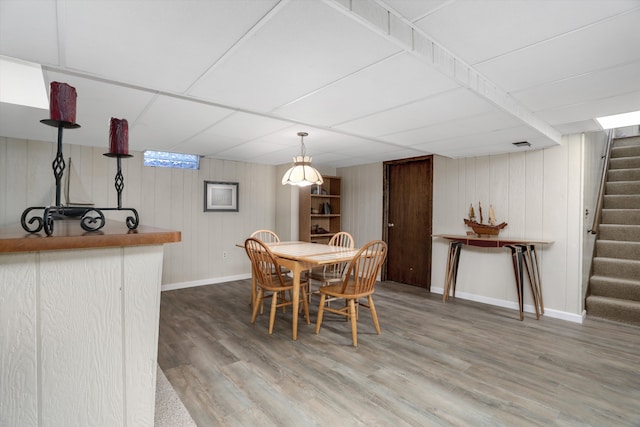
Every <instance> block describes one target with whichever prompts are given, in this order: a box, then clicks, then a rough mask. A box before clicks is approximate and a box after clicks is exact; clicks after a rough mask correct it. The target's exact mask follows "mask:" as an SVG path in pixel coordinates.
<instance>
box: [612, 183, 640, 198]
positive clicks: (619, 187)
mask: <svg viewBox="0 0 640 427" xmlns="http://www.w3.org/2000/svg"><path fill="white" fill-rule="evenodd" d="M605 194H624V195H638V194H640V181H614V182H607V186H606V191H605Z"/></svg>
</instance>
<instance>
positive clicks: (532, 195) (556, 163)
mask: <svg viewBox="0 0 640 427" xmlns="http://www.w3.org/2000/svg"><path fill="white" fill-rule="evenodd" d="M594 138H596V137H595V136H594ZM586 143H589V140H588V139H587V140H585V141H583V138H582V137H581V136H580V135H574V136H570V137H565V138H564V139H563V143H562V144H561V145H560V146H557V147H553V148H549V149H545V150H538V151H526V152H522V153H515V154H504V155H496V156H483V157H475V158H466V159H457V160H456V159H447V158H443V157H438V156H436V157H435V159H434V217H433V231H434V234H439V233H448V234H452V233H455V234H465V233H466V232H467V229H466V228H465V226H464V223H463V221H462V220H463V218H464V217H466V215H467V213H468V209H469V204H470V203H474V205H475V206H476V207H477V203H478V201H480V202H482V203H483V206H484V207H485V209H486V210H485V212H487V213H488V208H489V205H490V204H492V205H493V207H494V209H495V212H496V217H497V220H498V221H506V222H508V224H509V225H508V227H507V228H506V229H504V230H503V231H502V233H503V234H504V235H505V236H509V237H514V238H530V239H545V240H553V241H554V243H553V244H551V245H549V246H547V247H543V248H539V258H540V262H541V267H542V283H543V292H544V299H545V308H546V309H547V315H550V316H557V317H563V318H568V319H570V320H575V321H580V320H581V314H582V305H583V301H582V285H581V284H582V283H583V282H584V280H585V278H584V274H583V272H582V269H581V268H582V265H583V258H584V257H585V254H584V251H585V250H584V249H583V245H584V235H585V227H586V226H587V227H588V224H587V225H585V222H584V221H583V212H584V209H583V207H584V202H583V191H584V192H587V187H588V186H589V185H587V184H585V182H584V180H585V179H586V176H583V170H582V164H583V162H584V161H585V160H584V159H585V156H586V155H587V154H585V153H586V152H587V151H588V149H589V148H588V147H587V149H585V146H584V144H586ZM592 148H593V147H592ZM594 149H595V148H594ZM595 150H596V151H597V149H595ZM102 151H104V150H99V149H94V148H88V147H78V146H65V153H66V155H68V153H71V155H72V156H73V158H74V160H75V163H76V165H78V167H79V170H78V172H79V173H80V175H81V179H82V181H83V182H84V183H85V184H87V185H88V188H87V189H88V190H89V192H90V193H92V194H93V195H94V197H95V198H96V200H95V201H96V203H98V204H99V205H104V204H105V203H106V204H108V205H109V206H111V205H115V204H116V193H115V190H114V189H113V175H114V174H115V160H113V159H109V158H106V157H104V156H102ZM54 152H55V149H54V147H53V144H52V143H43V142H32V141H23V140H15V139H9V138H0V191H1V192H2V194H1V197H0V200H1V201H2V203H1V205H0V225H5V224H8V223H12V222H17V221H19V218H20V214H21V213H22V210H24V208H25V207H27V206H33V205H37V204H42V203H46V201H47V200H51V199H52V194H53V177H52V172H51V166H50V164H51V161H52V159H53V155H54ZM134 154H135V157H133V158H132V159H128V160H125V161H123V165H124V172H123V173H124V176H125V190H124V201H123V205H124V206H131V207H135V208H136V209H138V211H139V213H140V218H141V223H143V224H145V225H153V226H158V227H162V228H168V229H174V230H180V231H182V242H181V243H178V244H172V245H167V246H166V248H165V267H164V275H163V283H164V284H167V285H168V286H169V287H171V286H174V285H175V287H178V286H183V285H197V284H206V283H214V282H216V281H225V280H229V279H231V278H234V277H238V276H242V275H244V277H247V275H248V273H249V264H248V261H247V260H246V255H245V254H244V252H243V250H242V249H240V248H236V247H235V244H236V243H239V242H241V241H242V240H243V239H244V237H245V236H247V235H248V234H250V233H251V232H252V231H253V230H256V229H258V228H271V229H275V230H276V231H277V232H278V233H279V234H281V236H282V238H283V239H286V238H289V236H288V235H287V234H289V235H290V238H292V239H293V238H296V237H297V226H296V227H293V226H291V224H292V223H293V222H294V221H296V220H297V210H296V208H297V203H296V202H295V200H296V196H297V195H296V194H293V193H292V190H291V188H289V187H282V186H281V185H280V178H281V175H282V173H283V172H284V170H283V171H280V170H279V169H278V168H276V167H273V166H264V165H257V164H248V163H241V162H232V161H222V160H212V159H203V161H202V168H201V170H200V171H182V170H175V169H162V168H146V167H143V166H142V159H141V155H140V153H134ZM594 155H595V154H589V156H594ZM76 159H79V160H76ZM280 169H282V167H281V168H280ZM281 172H282V173H281ZM323 173H327V172H326V171H323ZM334 174H335V175H338V176H341V177H342V195H343V199H342V224H343V228H344V229H345V230H346V231H349V232H350V233H352V234H353V236H354V238H355V239H356V244H362V243H363V242H366V241H369V240H373V239H379V238H380V237H381V236H382V190H383V167H382V163H373V164H369V165H362V166H355V167H349V168H340V169H338V170H336V171H335V173H334ZM204 180H220V181H238V182H240V202H239V203H240V212H239V213H204V212H202V210H203V209H202V203H203V200H202V199H203V182H204ZM590 180H592V179H591V178H590ZM294 190H295V189H294ZM283 200H284V202H283ZM283 206H286V207H285V208H283ZM276 217H277V218H276ZM287 224H289V226H287ZM223 251H227V253H228V257H227V258H226V259H223V258H222V252H223ZM504 251H505V252H506V249H505V250H504ZM446 255H447V242H446V241H443V240H441V239H435V240H434V242H433V262H432V270H433V271H432V279H431V283H432V290H433V291H435V292H437V291H440V292H441V289H442V284H443V283H444V267H445V264H446ZM165 289H167V287H165ZM457 291H458V296H459V297H461V298H469V299H475V300H479V301H483V302H487V303H491V304H497V305H504V306H509V307H514V308H515V307H516V301H517V298H516V291H515V286H514V284H513V271H512V267H511V262H510V258H509V257H508V256H507V255H506V253H502V252H500V251H496V250H491V249H479V248H465V250H464V251H463V254H462V259H461V263H460V271H459V275H458V285H457ZM527 292H528V291H527ZM530 298H531V297H530V295H529V294H528V293H525V303H527V302H529V303H530Z"/></svg>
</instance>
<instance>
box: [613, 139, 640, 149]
mask: <svg viewBox="0 0 640 427" xmlns="http://www.w3.org/2000/svg"><path fill="white" fill-rule="evenodd" d="M631 145H640V136H626V137H623V138H614V140H613V147H614V148H618V147H629V146H631Z"/></svg>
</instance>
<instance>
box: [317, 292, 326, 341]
mask: <svg viewBox="0 0 640 427" xmlns="http://www.w3.org/2000/svg"><path fill="white" fill-rule="evenodd" d="M325 298H326V295H325V294H323V293H321V294H320V306H319V307H318V318H317V319H316V334H319V333H320V325H322V314H323V313H324V299H325Z"/></svg>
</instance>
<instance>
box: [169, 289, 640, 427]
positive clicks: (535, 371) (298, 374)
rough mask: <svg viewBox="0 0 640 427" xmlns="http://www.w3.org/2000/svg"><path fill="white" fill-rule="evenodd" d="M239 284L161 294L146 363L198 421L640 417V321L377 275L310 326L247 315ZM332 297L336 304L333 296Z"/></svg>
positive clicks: (391, 422) (460, 422)
mask: <svg viewBox="0 0 640 427" xmlns="http://www.w3.org/2000/svg"><path fill="white" fill-rule="evenodd" d="M249 288H250V281H249V280H241V281H234V282H229V283H223V284H215V285H209V286H201V287H195V288H187V289H180V290H174V291H167V292H163V293H162V298H161V311H160V338H159V344H158V362H159V364H160V367H161V368H162V369H163V370H164V372H165V374H166V376H167V378H168V379H169V381H170V382H171V384H172V385H173V387H174V388H175V390H176V392H177V393H178V395H179V396H180V398H181V399H182V401H183V402H184V404H185V406H186V407H187V409H188V410H189V412H190V414H191V416H192V417H193V419H194V420H195V421H196V423H197V424H198V425H199V426H227V425H229V426H257V425H260V426H271V425H272V426H326V425H339V426H364V425H367V426H370V425H375V426H394V427H395V426H417V425H420V426H470V425H473V426H549V425H557V426H583V425H589V426H605V425H606V426H617V425H619V426H640V403H638V402H640V327H637V326H631V325H624V324H618V323H614V322H608V321H606V320H600V319H591V318H587V319H586V321H585V322H584V324H582V325H579V324H574V323H569V322H565V321H562V320H558V319H552V318H548V317H544V316H543V317H542V318H541V319H540V320H536V319H535V316H534V315H532V314H527V315H526V317H525V320H524V321H522V322H521V321H520V320H519V319H518V314H517V312H516V311H514V310H508V309H502V308H499V307H493V306H488V305H484V304H479V303H474V302H470V301H464V300H456V299H450V300H449V301H448V302H447V303H446V304H444V303H442V301H441V296H440V295H435V294H433V295H432V294H429V293H427V292H426V291H424V290H423V289H421V288H416V287H412V286H408V285H402V284H398V283H393V282H383V283H379V284H378V285H377V287H376V293H375V294H374V299H375V303H376V308H377V311H378V317H379V319H380V326H381V329H382V334H381V335H377V334H376V332H375V328H374V326H373V322H372V320H371V316H370V313H369V311H368V310H366V309H361V310H360V319H359V321H358V348H353V346H352V343H351V331H350V324H349V323H348V322H345V321H344V318H339V317H337V316H333V315H331V314H330V313H327V314H326V315H325V316H326V317H325V320H324V321H323V324H322V329H321V330H320V334H319V335H316V334H315V317H316V313H317V308H318V307H317V304H318V301H317V299H314V300H313V303H312V304H311V305H310V311H311V315H312V324H311V325H307V324H306V323H305V322H303V321H300V322H299V323H298V325H299V326H298V328H299V332H298V340H297V341H292V340H291V310H290V309H289V310H288V312H287V313H285V314H282V313H281V312H279V313H278V315H277V318H276V322H275V327H274V332H273V335H271V336H270V335H269V334H268V330H267V326H268V314H265V315H261V316H258V319H257V320H256V324H255V325H251V324H250V323H249V320H250V317H251V313H250V309H249V306H248V304H247V300H248V295H249ZM334 304H335V303H334Z"/></svg>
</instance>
